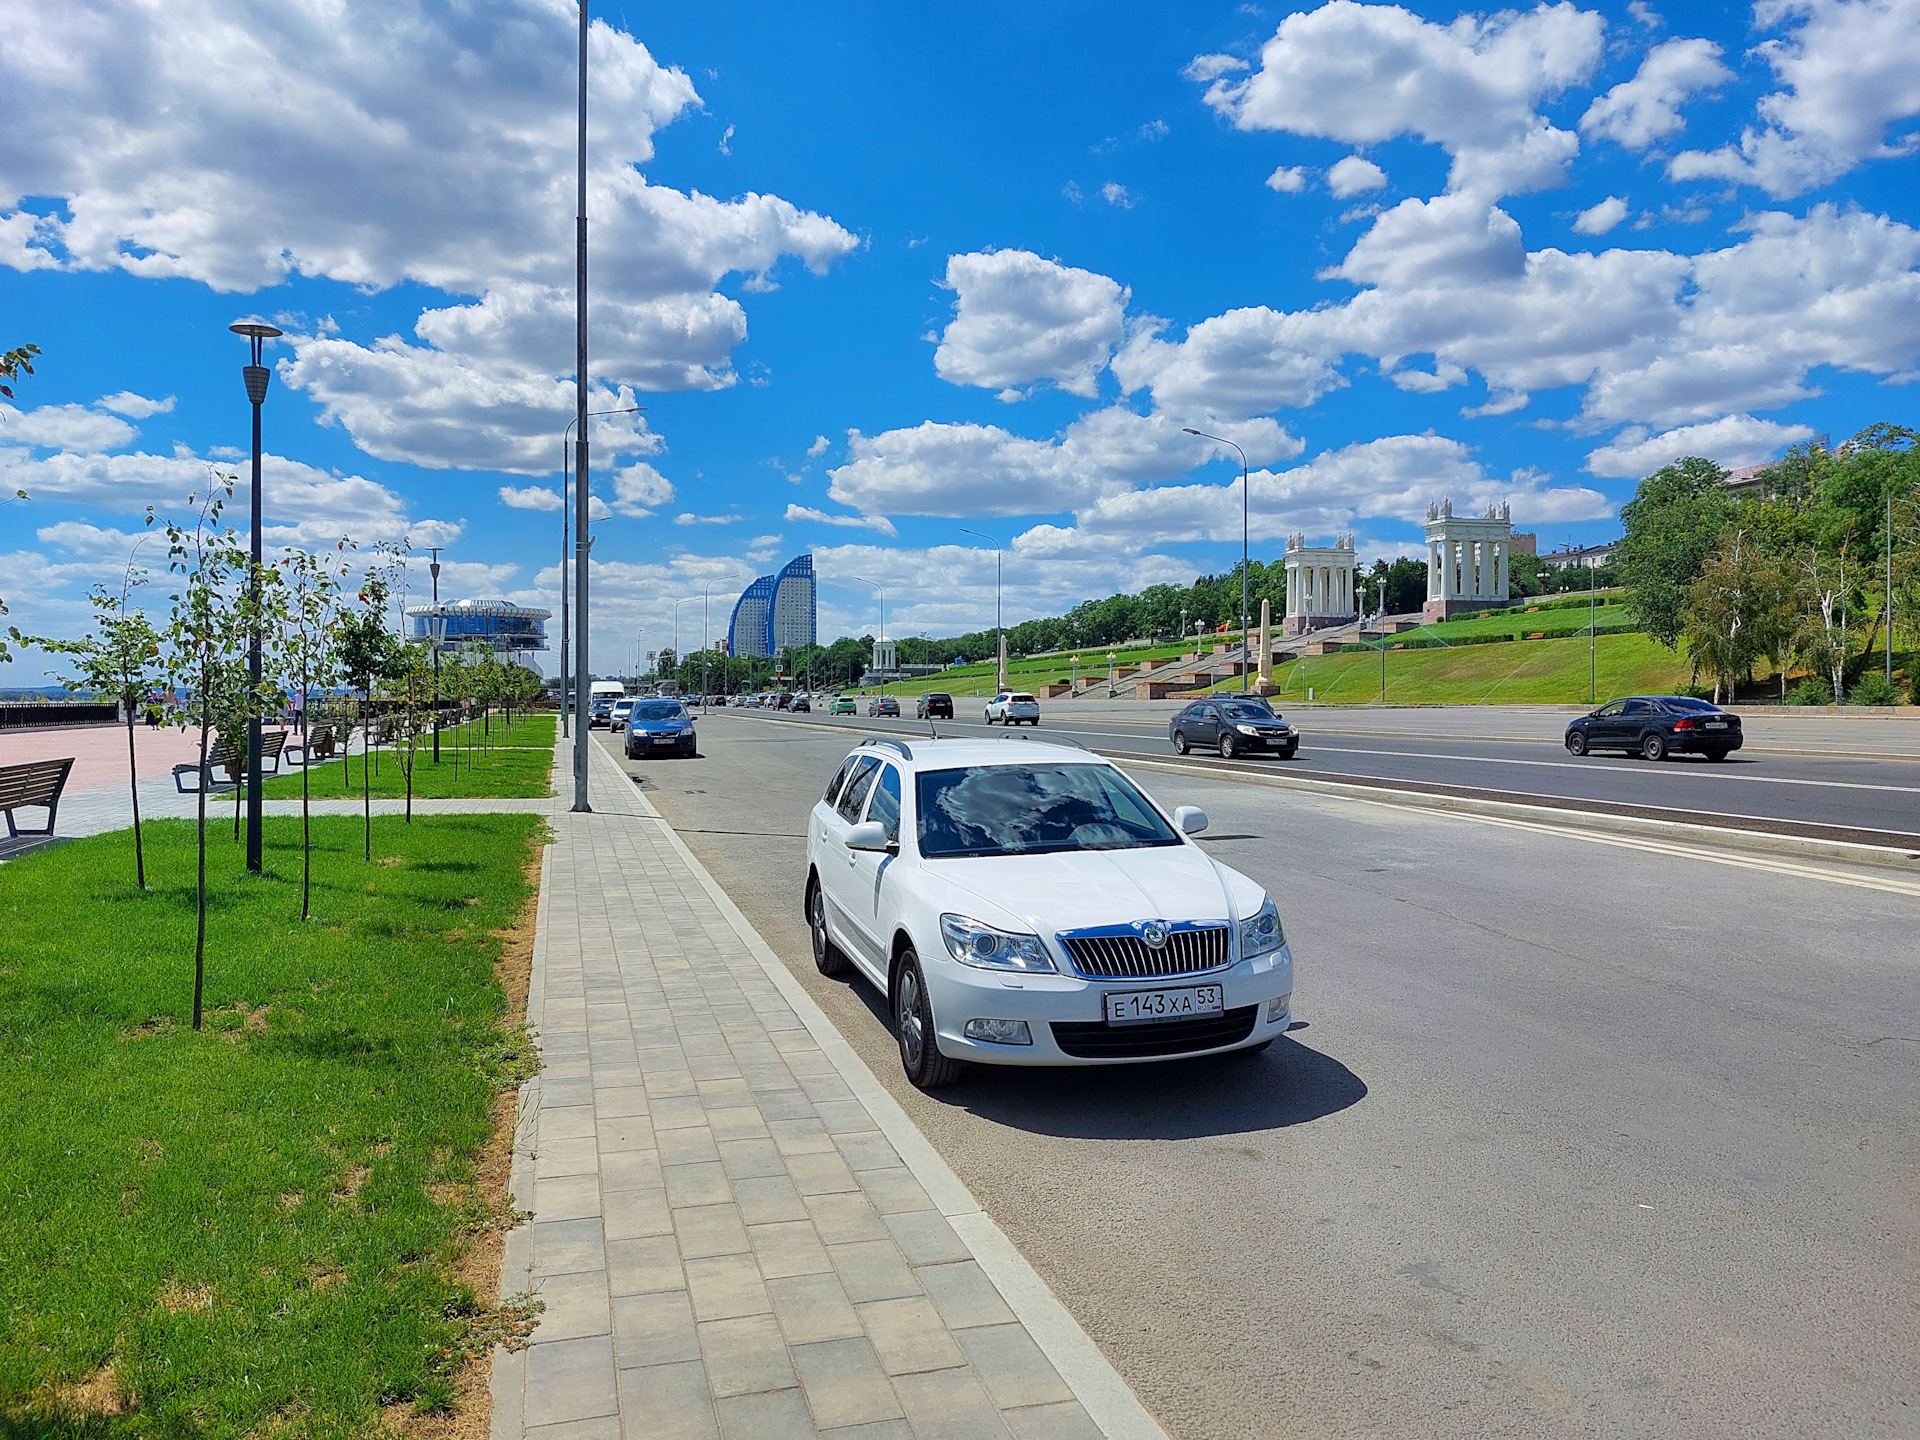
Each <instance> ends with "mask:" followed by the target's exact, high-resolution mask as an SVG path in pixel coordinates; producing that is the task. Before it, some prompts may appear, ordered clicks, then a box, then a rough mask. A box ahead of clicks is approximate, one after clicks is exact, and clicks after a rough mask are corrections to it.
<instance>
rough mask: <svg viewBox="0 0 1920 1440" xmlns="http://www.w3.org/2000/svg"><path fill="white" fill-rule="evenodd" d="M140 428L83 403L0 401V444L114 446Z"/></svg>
mask: <svg viewBox="0 0 1920 1440" xmlns="http://www.w3.org/2000/svg"><path fill="white" fill-rule="evenodd" d="M139 433H140V432H139V431H137V430H135V429H134V428H133V426H131V425H129V424H127V422H126V421H124V420H119V419H116V418H114V417H113V416H111V415H102V414H101V413H100V412H99V411H97V410H89V409H88V408H87V407H86V406H84V405H41V406H38V407H36V408H34V409H32V410H16V409H15V408H14V407H13V406H11V405H8V404H5V403H4V402H0V444H15V445H39V446H44V447H47V448H49V449H55V450H118V449H119V448H120V447H121V446H123V445H125V444H127V443H128V442H129V441H130V440H132V439H133V437H134V436H135V435H137V434H139Z"/></svg>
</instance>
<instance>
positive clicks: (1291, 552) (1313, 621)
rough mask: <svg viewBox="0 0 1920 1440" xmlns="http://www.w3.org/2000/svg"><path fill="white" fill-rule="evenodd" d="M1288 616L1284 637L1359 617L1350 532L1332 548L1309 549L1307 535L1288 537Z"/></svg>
mask: <svg viewBox="0 0 1920 1440" xmlns="http://www.w3.org/2000/svg"><path fill="white" fill-rule="evenodd" d="M1286 564H1287V613H1286V615H1285V617H1284V618H1283V619H1282V621H1281V624H1280V632H1281V633H1282V634H1283V635H1304V634H1306V633H1307V632H1308V631H1309V630H1324V629H1326V628H1327V627H1328V626H1331V625H1345V624H1346V623H1347V622H1348V621H1350V620H1353V619H1356V618H1358V616H1359V613H1360V612H1359V603H1358V601H1356V600H1355V598H1354V588H1353V575H1354V543H1353V536H1352V534H1351V533H1349V534H1346V535H1341V536H1338V537H1336V539H1335V540H1334V542H1333V544H1331V545H1320V546H1310V545H1308V544H1307V537H1306V535H1305V534H1304V533H1301V532H1295V533H1294V534H1292V535H1289V536H1287V556H1286Z"/></svg>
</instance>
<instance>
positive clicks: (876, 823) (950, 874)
mask: <svg viewBox="0 0 1920 1440" xmlns="http://www.w3.org/2000/svg"><path fill="white" fill-rule="evenodd" d="M1206 823H1207V817H1206V815H1205V814H1204V813H1202V812H1201V811H1200V810H1198V809H1196V808H1194V807H1193V806H1190V805H1182V806H1180V807H1179V808H1178V809H1177V810H1175V811H1174V812H1173V814H1172V815H1171V816H1168V815H1167V814H1165V813H1164V812H1163V811H1162V810H1161V809H1160V807H1159V806H1158V805H1156V804H1155V803H1154V802H1153V801H1152V800H1151V799H1150V798H1148V796H1147V795H1145V794H1144V793H1142V791H1141V790H1140V789H1139V787H1137V786H1136V785H1135V784H1134V783H1133V782H1132V781H1131V780H1130V779H1128V778H1127V776H1126V775H1124V774H1123V773H1122V772H1121V771H1120V769H1119V768H1118V767H1117V766H1115V765H1112V764H1110V763H1108V762H1107V761H1105V760H1103V759H1101V758H1099V757H1098V756H1095V755H1091V754H1089V753H1087V752H1086V751H1084V750H1080V749H1078V748H1068V746H1066V745H1060V744H1048V743H1044V742H1041V741H1039V740H1037V739H1031V740H1029V739H1027V738H1025V737H1016V736H1012V735H1008V736H1006V737H1004V738H1000V739H992V740H988V739H979V740H964V739H955V740H912V741H907V740H895V739H890V738H881V737H874V738H870V739H867V740H865V741H862V742H861V744H860V745H859V746H858V747H857V748H856V749H855V750H854V752H853V753H852V754H851V755H849V756H848V757H847V759H846V761H845V763H844V764H842V765H841V767H840V768H839V769H838V770H837V771H835V773H834V776H833V779H832V780H831V781H830V782H829V783H828V785H827V789H826V794H825V795H824V796H822V797H821V799H820V801H819V803H818V804H816V805H815V806H814V807H813V813H812V815H811V816H810V817H809V819H808V822H807V888H806V911H807V920H808V924H809V926H810V928H811V929H812V932H813V961H814V964H815V965H817V966H818V967H819V969H820V973H821V974H823V975H840V974H844V973H846V972H847V970H848V969H849V967H851V968H854V969H857V970H858V971H859V972H860V973H861V974H862V975H864V976H865V977H866V978H867V979H868V980H869V981H871V982H872V983H873V984H874V985H875V986H876V987H878V988H879V989H880V991H881V993H882V994H884V995H885V996H886V997H887V1002H888V1009H889V1011H890V1013H891V1014H892V1016H893V1019H894V1028H895V1030H896V1032H897V1034H898V1037H899V1041H900V1061H901V1064H902V1065H903V1066H905V1068H906V1072H907V1078H908V1079H909V1080H911V1081H912V1082H913V1083H914V1084H915V1085H918V1086H920V1087H922V1088H923V1089H927V1088H931V1087H933V1086H936V1085H943V1084H946V1083H948V1082H949V1081H951V1080H953V1079H955V1078H956V1077H957V1076H958V1075H959V1074H960V1071H961V1068H962V1065H963V1063H964V1062H966V1061H977V1062H980V1063H983V1064H989V1065H1103V1064H1122V1063H1127V1062H1136V1061H1142V1060H1162V1059H1168V1058H1171V1057H1174V1056H1186V1055H1205V1054H1211V1053H1214V1052H1218V1051H1226V1050H1258V1049H1262V1048H1264V1047H1265V1046H1266V1045H1268V1044H1269V1043H1270V1042H1271V1041H1272V1040H1273V1039H1274V1037H1275V1036H1277V1035H1279V1034H1281V1033H1282V1032H1283V1031H1285V1030H1286V1028H1287V1024H1288V1022H1289V1020H1290V1019H1291V1018H1292V1009H1293V955H1292V953H1291V952H1290V951H1289V950H1288V948H1287V937H1286V932H1285V931H1284V930H1283V929H1282V927H1281V924H1280V916H1279V913H1278V912H1277V911H1276V909H1275V907H1274V903H1273V900H1272V899H1271V898H1270V897H1269V896H1268V895H1267V894H1266V892H1265V891H1264V890H1262V889H1261V887H1260V886H1259V885H1257V884H1255V883H1254V882H1253V881H1252V880H1249V879H1248V878H1247V877H1246V876H1244V875H1242V874H1240V873H1239V872H1238V871H1237V870H1233V869H1230V868H1228V867H1227V866H1225V865H1222V864H1220V863H1219V862H1218V861H1216V860H1214V859H1213V857H1212V856H1210V855H1208V854H1207V853H1206V852H1205V851H1203V850H1202V849H1201V848H1200V847H1199V846H1198V845H1197V844H1195V843H1194V841H1193V839H1192V838H1191V837H1192V836H1193V835H1194V834H1196V833H1197V832H1198V831H1200V830H1202V829H1204V828H1205V826H1206Z"/></svg>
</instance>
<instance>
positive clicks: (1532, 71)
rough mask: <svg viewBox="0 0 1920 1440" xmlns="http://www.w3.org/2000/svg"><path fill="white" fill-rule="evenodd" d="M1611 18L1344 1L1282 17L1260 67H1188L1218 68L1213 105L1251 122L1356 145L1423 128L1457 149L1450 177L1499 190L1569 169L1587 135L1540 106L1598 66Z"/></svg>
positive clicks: (1198, 72)
mask: <svg viewBox="0 0 1920 1440" xmlns="http://www.w3.org/2000/svg"><path fill="white" fill-rule="evenodd" d="M1605 29H1606V22H1605V21H1604V20H1602V19H1601V18H1600V17H1599V16H1598V15H1596V14H1593V13H1591V12H1587V11H1582V10H1579V9H1577V8H1576V7H1575V6H1574V5H1572V4H1570V3H1565V0H1562V3H1560V4H1555V5H1545V4H1542V5H1538V6H1536V7H1535V8H1534V9H1532V10H1528V11H1523V12H1515V11H1501V12H1499V13H1497V14H1494V15H1490V16H1485V17H1479V16H1474V15H1462V16H1461V17H1460V18H1459V19H1457V20H1455V21H1454V22H1453V23H1452V24H1450V25H1436V24H1433V23H1431V22H1429V21H1426V20H1423V19H1421V18H1419V17H1418V16H1416V15H1414V14H1412V13H1410V12H1409V11H1407V10H1404V9H1401V8H1400V7H1399V6H1396V5H1362V4H1357V3H1354V0H1332V3H1330V4H1326V5H1322V6H1321V7H1320V8H1319V9H1317V10H1311V11H1306V12H1303V13H1298V14H1293V15H1289V16H1288V17H1287V18H1286V19H1285V20H1283V21H1281V22H1280V27H1279V29H1278V30H1276V31H1275V32H1274V35H1273V38H1272V39H1270V40H1268V41H1267V42H1266V44H1265V45H1264V46H1262V47H1261V51H1260V68H1259V69H1258V71H1256V72H1255V73H1254V74H1252V75H1250V76H1247V77H1246V78H1244V79H1235V78H1229V77H1230V76H1231V75H1232V74H1233V72H1232V71H1231V70H1227V69H1211V68H1210V67H1208V66H1206V65H1205V64H1204V63H1203V62H1202V61H1199V60H1197V61H1195V62H1194V64H1193V65H1192V66H1190V67H1189V72H1188V73H1189V76H1190V78H1193V79H1197V80H1202V81H1206V80H1211V85H1210V87H1209V89H1208V91H1207V96H1206V99H1207V103H1208V104H1209V105H1211V106H1213V108H1214V109H1216V110H1218V111H1219V112H1220V113H1221V114H1222V115H1224V116H1226V117H1227V118H1228V119H1230V120H1231V121H1232V122H1233V123H1234V124H1235V125H1237V126H1238V127H1239V128H1240V129H1242V130H1278V131H1285V132H1288V133H1290V134H1295V135H1312V136H1320V137H1324V138H1326V139H1331V140H1340V141H1344V142H1346V143H1347V144H1350V145H1369V144H1375V143H1378V142H1380V141H1384V140H1390V139H1392V138H1394V137H1395V136H1398V135H1409V134H1411V135H1418V136H1420V137H1421V138H1423V139H1425V140H1428V141H1430V142H1432V143H1434V144H1437V145H1439V146H1441V147H1442V148H1443V149H1445V150H1446V152H1447V153H1448V154H1449V155H1451V156H1452V157H1453V168H1452V172H1451V174H1450V176H1449V179H1448V185H1449V188H1451V189H1454V190H1469V189H1470V190H1474V191H1476V192H1479V193H1481V194H1484V195H1486V196H1488V197H1489V198H1493V197H1497V196H1499V195H1505V194H1515V193H1519V192H1522V191H1527V190H1538V189H1544V188H1546V187H1548V186H1552V185H1557V184H1559V183H1561V182H1562V181H1563V179H1564V178H1565V173H1566V165H1567V162H1568V161H1569V160H1570V159H1571V158H1572V157H1573V156H1574V154H1576V153H1577V152H1578V150H1579V141H1578V139H1577V137H1575V136H1574V135H1572V134H1570V133H1568V132H1566V131H1563V130H1559V129H1556V128H1555V127H1554V126H1553V125H1551V124H1549V123H1548V121H1547V120H1546V119H1545V118H1544V117H1543V116H1542V115H1541V114H1540V113H1539V106H1540V105H1541V103H1542V102H1544V101H1546V100H1549V99H1551V98H1552V97H1554V96H1556V95H1558V94H1560V93H1561V92H1563V91H1564V90H1566V89H1567V88H1568V87H1569V86H1572V85H1576V84H1578V83H1580V82H1581V81H1584V80H1585V79H1586V78H1587V77H1588V76H1589V75H1591V74H1592V73H1593V70H1594V67H1595V66H1596V65H1597V64H1598V63H1599V60H1600V56H1601V52H1602V46H1603V38H1604V35H1605ZM1204 58H1205V57H1203V60H1204Z"/></svg>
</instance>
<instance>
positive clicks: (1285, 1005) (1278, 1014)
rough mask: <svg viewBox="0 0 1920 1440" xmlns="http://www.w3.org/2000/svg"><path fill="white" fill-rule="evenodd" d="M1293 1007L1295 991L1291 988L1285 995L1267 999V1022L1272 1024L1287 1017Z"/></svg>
mask: <svg viewBox="0 0 1920 1440" xmlns="http://www.w3.org/2000/svg"><path fill="white" fill-rule="evenodd" d="M1292 1008H1293V992H1292V991H1291V990H1289V991H1287V993H1286V994H1284V995H1276V996H1274V997H1273V999H1271V1000H1269V1001H1267V1024H1269V1025H1271V1024H1273V1022H1274V1021H1276V1020H1284V1019H1286V1018H1287V1011H1288V1010H1290V1009H1292Z"/></svg>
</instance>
